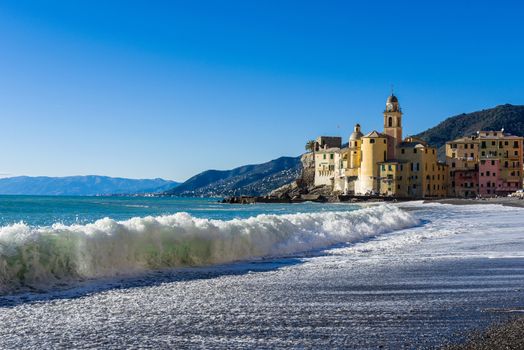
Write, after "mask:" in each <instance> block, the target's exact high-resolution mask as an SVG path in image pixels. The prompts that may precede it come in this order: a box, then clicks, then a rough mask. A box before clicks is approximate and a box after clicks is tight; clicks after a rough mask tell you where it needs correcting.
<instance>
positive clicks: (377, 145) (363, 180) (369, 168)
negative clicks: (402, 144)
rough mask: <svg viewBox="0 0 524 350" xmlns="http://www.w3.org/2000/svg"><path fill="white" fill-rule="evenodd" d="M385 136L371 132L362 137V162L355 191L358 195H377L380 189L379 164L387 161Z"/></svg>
mask: <svg viewBox="0 0 524 350" xmlns="http://www.w3.org/2000/svg"><path fill="white" fill-rule="evenodd" d="M387 149H388V142H387V136H386V135H384V134H381V133H379V132H377V131H372V132H370V133H369V134H367V135H365V136H363V137H362V144H361V154H362V160H361V162H360V168H359V171H358V180H357V182H356V184H355V191H356V192H357V193H360V194H365V195H372V194H373V195H374V194H378V192H379V188H380V182H379V180H380V170H379V163H382V162H385V161H386V160H387Z"/></svg>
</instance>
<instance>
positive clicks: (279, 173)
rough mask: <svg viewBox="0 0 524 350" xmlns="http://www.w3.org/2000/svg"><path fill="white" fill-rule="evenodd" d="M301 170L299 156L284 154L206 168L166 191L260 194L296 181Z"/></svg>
mask: <svg viewBox="0 0 524 350" xmlns="http://www.w3.org/2000/svg"><path fill="white" fill-rule="evenodd" d="M301 169H302V164H301V162H300V157H281V158H278V159H274V160H272V161H269V162H267V163H262V164H253V165H245V166H241V167H238V168H235V169H232V170H207V171H204V172H202V173H200V174H198V175H195V176H193V177H192V178H190V179H189V180H187V181H186V182H184V183H183V184H181V185H179V186H177V187H175V188H174V189H172V190H170V191H166V192H165V194H167V195H174V196H186V197H226V196H239V195H248V196H257V195H262V194H266V193H269V192H271V191H272V190H274V189H275V188H277V187H280V186H282V185H285V184H287V183H289V182H291V181H293V180H295V179H296V178H297V177H298V176H299V174H300V171H301Z"/></svg>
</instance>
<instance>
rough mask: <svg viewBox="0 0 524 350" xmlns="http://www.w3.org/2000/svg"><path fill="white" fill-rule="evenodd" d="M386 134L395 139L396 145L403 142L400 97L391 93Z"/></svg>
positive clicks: (387, 109)
mask: <svg viewBox="0 0 524 350" xmlns="http://www.w3.org/2000/svg"><path fill="white" fill-rule="evenodd" d="M384 134H386V135H388V136H389V138H393V139H395V145H398V144H399V143H401V142H402V111H401V110H400V105H399V104H398V98H397V96H395V95H394V94H391V96H389V97H388V99H387V101H386V110H385V111H384Z"/></svg>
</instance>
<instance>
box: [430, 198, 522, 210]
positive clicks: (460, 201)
mask: <svg viewBox="0 0 524 350" xmlns="http://www.w3.org/2000/svg"><path fill="white" fill-rule="evenodd" d="M423 203H424V204H426V203H440V204H451V205H474V204H499V205H503V206H506V207H514V208H524V200H522V199H519V198H516V197H498V198H482V199H471V198H443V199H431V200H424V201H423Z"/></svg>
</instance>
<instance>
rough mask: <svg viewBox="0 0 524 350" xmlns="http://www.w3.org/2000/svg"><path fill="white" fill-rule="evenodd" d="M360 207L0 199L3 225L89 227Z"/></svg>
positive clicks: (185, 200) (169, 200)
mask: <svg viewBox="0 0 524 350" xmlns="http://www.w3.org/2000/svg"><path fill="white" fill-rule="evenodd" d="M356 208H358V206H355V205H350V204H322V205H319V204H317V203H300V204H256V205H232V204H222V203H219V199H217V198H205V199H201V198H145V197H56V196H0V226H5V225H10V224H14V223H19V222H24V223H25V224H27V225H30V226H50V225H52V224H55V223H61V224H65V225H71V224H87V223H92V222H94V221H96V220H99V219H102V218H106V217H109V218H111V219H114V220H117V221H120V220H127V219H130V218H133V217H145V216H163V215H171V214H175V213H179V212H186V213H189V214H191V216H193V217H196V218H208V219H218V220H231V219H245V218H248V217H252V216H257V215H260V214H277V215H278V214H294V213H299V212H300V213H311V212H326V211H348V210H355V209H356Z"/></svg>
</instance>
